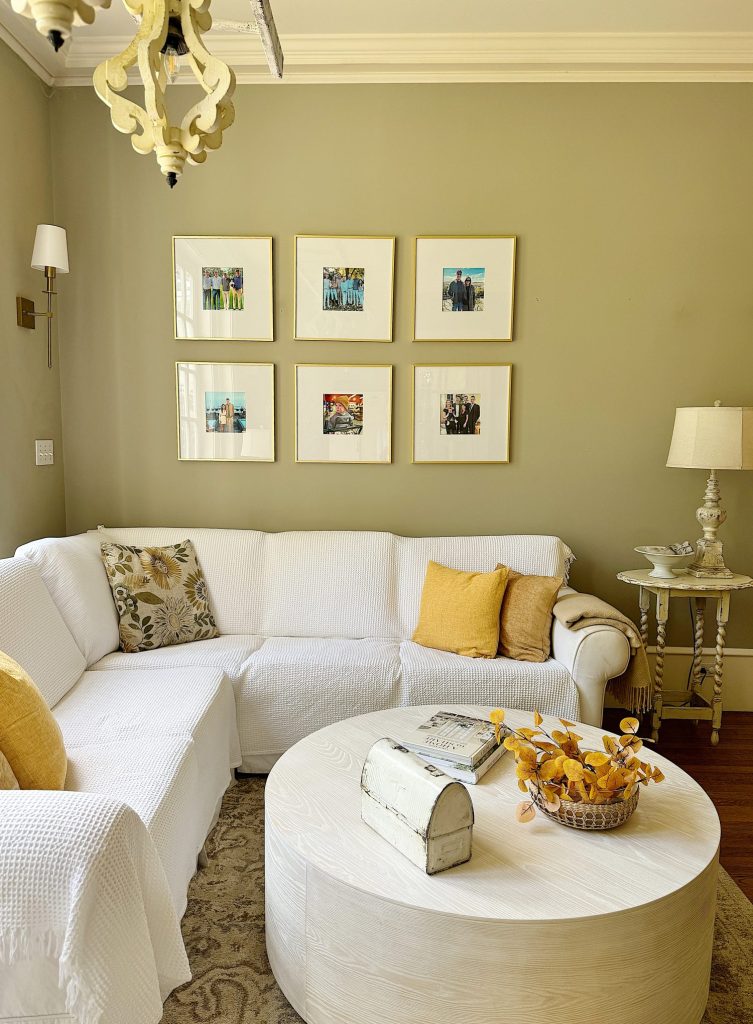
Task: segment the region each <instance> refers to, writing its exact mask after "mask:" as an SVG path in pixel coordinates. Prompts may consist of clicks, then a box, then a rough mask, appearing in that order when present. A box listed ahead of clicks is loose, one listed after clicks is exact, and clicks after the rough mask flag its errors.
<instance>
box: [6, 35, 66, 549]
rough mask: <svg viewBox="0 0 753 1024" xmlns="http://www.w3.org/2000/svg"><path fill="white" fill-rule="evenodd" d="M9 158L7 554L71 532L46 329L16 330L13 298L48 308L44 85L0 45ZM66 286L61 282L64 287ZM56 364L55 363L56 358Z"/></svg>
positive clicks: (48, 208) (42, 326)
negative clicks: (41, 251)
mask: <svg viewBox="0 0 753 1024" xmlns="http://www.w3.org/2000/svg"><path fill="white" fill-rule="evenodd" d="M0 95H2V96H3V97H4V102H3V137H4V139H5V146H4V152H3V154H2V158H0V196H2V200H0V311H1V312H2V317H1V318H0V324H1V325H2V326H0V367H1V368H2V369H0V501H1V502H2V508H1V510H0V557H5V556H7V555H12V554H13V552H14V551H15V549H16V547H17V546H18V545H19V544H22V543H23V542H24V541H27V540H31V539H32V538H34V537H43V536H49V535H54V534H63V533H65V503H64V501H65V499H64V492H63V448H62V438H61V431H60V380H59V377H58V369H57V365H55V368H54V369H53V370H48V369H47V332H46V326H45V324H44V323H41V324H38V325H37V329H36V330H35V331H27V330H24V329H23V328H21V327H16V312H15V304H16V295H26V296H27V297H28V298H31V299H33V300H34V302H35V303H36V306H37V309H40V308H43V300H44V299H45V296H43V295H42V288H44V277H43V276H42V275H41V274H40V273H39V272H38V271H36V270H32V269H31V267H30V265H29V264H30V263H31V250H32V247H33V244H34V231H35V230H36V225H37V224H38V223H45V222H50V221H51V220H52V218H53V208H52V180H51V149H50V115H49V100H48V98H47V95H46V92H45V87H44V86H43V85H42V83H41V82H40V80H39V79H38V78H37V76H36V75H35V74H34V73H33V72H32V71H31V70H30V69H29V68H28V67H27V66H26V65H25V64H24V63H23V62H22V61H21V60H20V59H19V58H18V57H17V56H16V55H15V53H13V52H12V51H11V50H10V49H8V47H7V46H6V45H5V43H2V42H0ZM63 287H64V285H63ZM55 363H56V364H57V360H55ZM36 438H39V439H42V438H52V439H53V441H54V442H55V465H54V466H44V467H38V466H35V465H34V440H35V439H36Z"/></svg>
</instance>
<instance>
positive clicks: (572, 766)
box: [564, 757, 584, 781]
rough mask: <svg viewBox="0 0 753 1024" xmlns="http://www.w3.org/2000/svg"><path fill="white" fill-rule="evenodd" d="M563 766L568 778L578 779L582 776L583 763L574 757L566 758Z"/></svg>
mask: <svg viewBox="0 0 753 1024" xmlns="http://www.w3.org/2000/svg"><path fill="white" fill-rule="evenodd" d="M564 768H565V775H567V777H568V779H571V780H576V781H579V780H580V779H582V778H583V774H584V773H583V765H582V764H581V763H580V761H576V760H575V758H574V757H568V758H566V760H565V764H564Z"/></svg>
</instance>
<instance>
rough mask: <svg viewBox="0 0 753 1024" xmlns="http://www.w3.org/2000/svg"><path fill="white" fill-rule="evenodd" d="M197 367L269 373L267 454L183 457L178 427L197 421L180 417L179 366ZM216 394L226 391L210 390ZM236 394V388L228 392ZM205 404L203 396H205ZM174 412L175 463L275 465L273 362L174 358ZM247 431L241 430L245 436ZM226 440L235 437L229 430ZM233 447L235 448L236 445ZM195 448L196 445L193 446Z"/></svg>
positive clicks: (184, 455) (179, 428) (222, 389)
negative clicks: (241, 368) (273, 463)
mask: <svg viewBox="0 0 753 1024" xmlns="http://www.w3.org/2000/svg"><path fill="white" fill-rule="evenodd" d="M199 366H214V367H231V366H232V367H243V368H249V369H257V370H261V369H264V370H269V371H270V372H269V392H268V393H267V396H266V397H267V402H268V409H269V413H268V415H269V424H270V425H269V431H268V433H269V449H268V454H267V455H261V456H258V457H257V456H252V455H251V456H248V455H247V456H234V455H226V454H220V455H219V456H218V455H214V454H213V455H203V456H202V455H186V454H183V451H184V445H183V438H182V434H181V426H187V425H188V422H189V421H190V420H191V419H193V420H194V421H195V420H196V419H197V418H198V415H194V416H193V417H188V416H186V415H182V414H181V378H180V374H181V367H199ZM213 390H218V391H224V390H227V387H226V388H219V389H216V388H215V389H213ZM230 390H232V391H236V390H237V389H236V388H232V389H230ZM205 402H206V397H205ZM175 411H176V441H177V449H178V461H179V462H247V463H248V462H250V463H255V462H265V463H269V462H275V461H276V458H277V454H276V441H275V434H276V417H275V364H274V363H252V362H234V361H221V360H211V359H204V360H201V359H178V360H176V362H175ZM204 426H205V428H206V406H204ZM246 432H247V431H245V430H244V431H243V433H246ZM226 436H227V441H228V442H230V441H232V440H234V439H235V438H236V436H237V435H236V434H235V432H233V431H229V432H228V434H227V435H226ZM225 447H228V448H229V447H230V444H229V443H228V444H226V445H225ZM236 447H237V446H236ZM197 449H198V445H197Z"/></svg>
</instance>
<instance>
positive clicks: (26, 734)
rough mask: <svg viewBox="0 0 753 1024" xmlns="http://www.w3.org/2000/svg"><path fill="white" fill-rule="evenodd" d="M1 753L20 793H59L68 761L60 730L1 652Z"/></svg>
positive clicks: (13, 663)
mask: <svg viewBox="0 0 753 1024" xmlns="http://www.w3.org/2000/svg"><path fill="white" fill-rule="evenodd" d="M0 750H2V752H3V754H5V757H6V758H7V761H8V764H9V765H10V770H11V771H12V772H13V774H14V775H15V777H16V778H17V779H18V785H19V786H20V788H21V789H62V788H63V787H64V786H65V773H66V770H67V768H68V759H67V758H66V756H65V747H64V746H63V735H62V733H61V732H60V726H59V725H58V724H57V722H56V721H55V719H54V718H53V716H52V712H51V711H50V709H49V708H48V707H47V704H46V703H45V700H44V697H43V696H42V694H41V693H40V692H39V690H38V689H37V688H36V686H35V685H34V683H32V681H31V679H29V677H28V675H27V674H26V672H24V670H23V669H22V668H21V666H20V665H19V664H18V662H16V661H14V660H13V659H12V658H9V657H8V655H7V654H3V653H2V652H0Z"/></svg>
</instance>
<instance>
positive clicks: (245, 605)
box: [97, 526, 267, 650]
mask: <svg viewBox="0 0 753 1024" xmlns="http://www.w3.org/2000/svg"><path fill="white" fill-rule="evenodd" d="M266 537H267V535H266V534H264V533H259V532H258V531H257V530H209V529H196V530H195V529H192V528H190V527H186V526H181V527H145V526H137V527H131V528H120V527H119V528H112V527H107V528H104V527H103V528H101V529H100V530H99V531H98V534H97V543H98V544H99V543H100V542H101V541H114V542H115V543H116V544H128V545H132V546H135V547H146V546H155V547H164V546H165V545H167V544H180V543H181V542H182V541H184V540H186V538H188V539H189V540H191V541H192V542H193V546H194V550H195V551H196V557H197V558H198V560H199V565H200V566H201V568H202V570H203V572H204V578H205V579H206V583H207V591H208V593H209V603H210V605H211V607H212V611H213V613H214V618H215V622H216V623H217V628H218V629H219V631H220V633H225V634H228V633H229V634H238V633H261V632H262V618H263V613H262V608H263V605H264V600H265V598H264V583H263V572H264V542H265V539H266ZM103 571H104V570H103ZM108 589H109V588H108ZM109 600H110V604H112V597H111V596H110V597H109ZM115 647H117V641H116V643H115ZM115 647H112V648H111V650H115Z"/></svg>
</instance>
